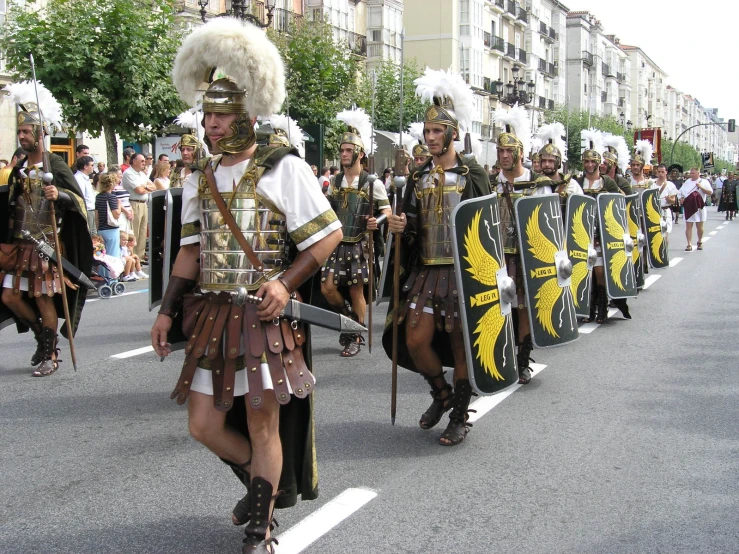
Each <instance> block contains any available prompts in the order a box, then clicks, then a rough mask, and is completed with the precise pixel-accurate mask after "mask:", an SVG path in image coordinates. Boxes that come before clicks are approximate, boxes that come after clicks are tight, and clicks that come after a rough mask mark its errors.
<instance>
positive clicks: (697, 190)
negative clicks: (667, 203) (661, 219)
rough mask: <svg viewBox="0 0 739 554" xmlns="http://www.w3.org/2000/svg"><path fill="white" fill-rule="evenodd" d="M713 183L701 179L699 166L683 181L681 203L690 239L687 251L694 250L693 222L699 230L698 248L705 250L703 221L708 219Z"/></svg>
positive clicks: (686, 234)
mask: <svg viewBox="0 0 739 554" xmlns="http://www.w3.org/2000/svg"><path fill="white" fill-rule="evenodd" d="M712 192H713V190H712V189H711V183H709V182H708V181H707V180H706V179H701V177H700V173H699V172H698V168H697V167H692V168H690V179H688V180H687V181H685V183H683V186H682V187H680V190H679V191H678V196H679V198H680V204H681V205H682V206H683V208H684V209H685V238H686V239H688V245H687V246H686V247H685V251H686V252H690V251H691V250H693V246H692V245H691V244H690V243H691V242H692V241H693V223H695V227H696V229H697V230H698V247H697V248H698V250H703V222H704V221H705V220H706V208H705V207H704V206H705V201H706V196H708V195H709V194H711V193H712Z"/></svg>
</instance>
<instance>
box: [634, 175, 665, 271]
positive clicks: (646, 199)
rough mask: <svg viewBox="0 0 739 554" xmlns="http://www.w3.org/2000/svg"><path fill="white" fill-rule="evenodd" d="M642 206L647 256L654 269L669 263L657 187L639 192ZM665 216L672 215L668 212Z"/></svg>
mask: <svg viewBox="0 0 739 554" xmlns="http://www.w3.org/2000/svg"><path fill="white" fill-rule="evenodd" d="M641 200H642V201H641V203H642V206H643V208H644V209H643V210H642V215H643V223H644V231H645V233H646V235H647V248H646V252H647V258H648V260H649V265H650V266H651V267H654V268H656V269H659V268H662V267H668V266H669V265H670V255H669V253H668V251H667V241H666V240H665V237H666V235H667V230H666V229H667V223H666V221H663V219H664V216H663V215H662V210H661V208H660V201H659V189H649V190H645V191H643V192H642V193H641ZM667 217H672V212H668V215H667Z"/></svg>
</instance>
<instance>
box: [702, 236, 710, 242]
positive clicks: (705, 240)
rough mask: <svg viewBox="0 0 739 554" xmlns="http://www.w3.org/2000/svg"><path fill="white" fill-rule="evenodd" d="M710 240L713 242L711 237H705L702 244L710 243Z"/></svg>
mask: <svg viewBox="0 0 739 554" xmlns="http://www.w3.org/2000/svg"><path fill="white" fill-rule="evenodd" d="M709 240H711V237H703V240H702V241H701V242H702V243H703V242H708V241H709Z"/></svg>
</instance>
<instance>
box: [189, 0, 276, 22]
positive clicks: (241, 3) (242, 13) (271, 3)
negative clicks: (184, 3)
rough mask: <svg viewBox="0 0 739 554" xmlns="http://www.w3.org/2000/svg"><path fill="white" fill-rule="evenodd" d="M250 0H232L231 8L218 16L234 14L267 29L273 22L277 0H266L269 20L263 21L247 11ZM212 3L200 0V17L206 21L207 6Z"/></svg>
mask: <svg viewBox="0 0 739 554" xmlns="http://www.w3.org/2000/svg"><path fill="white" fill-rule="evenodd" d="M249 3H250V0H231V9H230V10H226V11H225V12H224V13H220V14H218V15H217V16H216V17H222V16H232V17H238V18H239V19H244V20H246V21H248V22H249V23H253V24H254V25H256V26H257V27H261V28H262V29H266V28H267V27H269V26H270V25H271V24H272V17H273V12H274V11H275V0H265V6H266V8H267V21H266V22H264V23H262V22H261V21H260V20H259V18H258V17H257V16H255V15H254V14H251V13H246V8H247V6H248V4H249ZM208 4H210V0H198V6H200V19H202V20H203V23H205V15H206V13H207V11H206V8H207V7H208Z"/></svg>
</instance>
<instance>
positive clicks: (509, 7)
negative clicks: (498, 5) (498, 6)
mask: <svg viewBox="0 0 739 554" xmlns="http://www.w3.org/2000/svg"><path fill="white" fill-rule="evenodd" d="M503 17H507V18H508V19H516V2H514V1H513V0H506V3H505V11H504V12H503Z"/></svg>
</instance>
